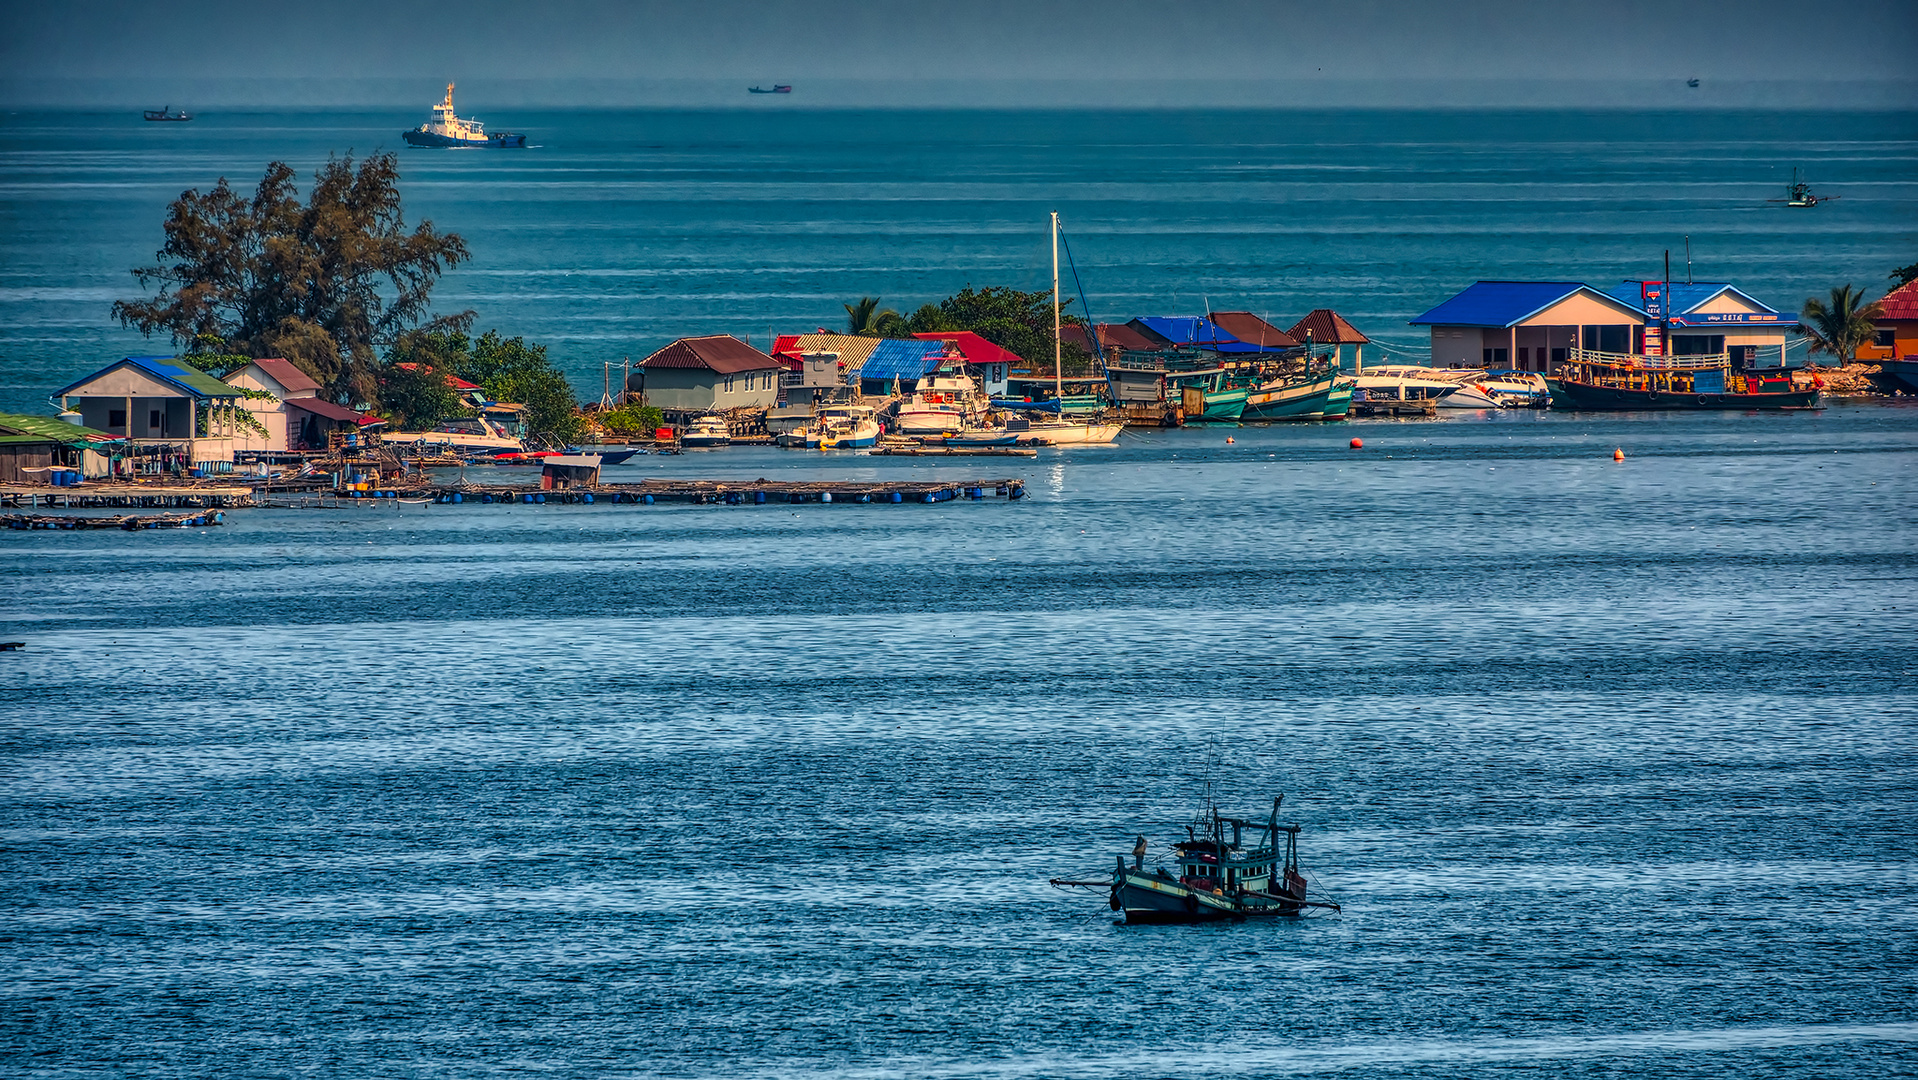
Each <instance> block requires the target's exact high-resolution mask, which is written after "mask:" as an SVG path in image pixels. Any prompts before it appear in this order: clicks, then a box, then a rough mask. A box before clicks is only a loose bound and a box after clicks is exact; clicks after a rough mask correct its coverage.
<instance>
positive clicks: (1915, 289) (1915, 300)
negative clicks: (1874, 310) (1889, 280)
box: [1879, 281, 1918, 319]
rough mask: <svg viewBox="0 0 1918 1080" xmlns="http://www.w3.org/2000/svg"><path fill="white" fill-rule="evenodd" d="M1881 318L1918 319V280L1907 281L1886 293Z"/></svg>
mask: <svg viewBox="0 0 1918 1080" xmlns="http://www.w3.org/2000/svg"><path fill="white" fill-rule="evenodd" d="M1880 303H1882V304H1884V306H1885V313H1884V314H1883V315H1880V316H1879V318H1881V319H1918V281H1907V282H1905V283H1904V284H1903V285H1900V286H1898V287H1897V288H1895V289H1893V290H1891V291H1890V292H1888V293H1886V294H1885V298H1884V299H1883V300H1882V301H1880Z"/></svg>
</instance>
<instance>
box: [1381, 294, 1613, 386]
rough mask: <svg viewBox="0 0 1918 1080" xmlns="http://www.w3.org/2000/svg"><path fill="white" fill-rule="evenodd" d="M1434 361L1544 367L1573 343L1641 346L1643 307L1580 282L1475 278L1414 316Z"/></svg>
mask: <svg viewBox="0 0 1918 1080" xmlns="http://www.w3.org/2000/svg"><path fill="white" fill-rule="evenodd" d="M1412 325H1413V326H1428V327H1430V328H1431V330H1432V366H1433V367H1438V368H1493V369H1510V368H1516V369H1518V370H1520V371H1549V370H1551V365H1552V364H1556V363H1564V362H1565V360H1566V359H1567V357H1568V356H1569V355H1570V353H1571V350H1573V349H1575V348H1580V347H1581V342H1584V343H1588V344H1585V345H1583V346H1582V347H1584V348H1589V349H1595V350H1597V351H1600V352H1608V353H1621V354H1623V353H1636V352H1642V351H1643V350H1644V329H1645V313H1644V312H1643V311H1641V310H1639V309H1638V308H1637V307H1634V306H1633V305H1631V304H1628V303H1626V302H1625V301H1623V300H1620V299H1618V298H1617V297H1615V296H1610V295H1607V294H1606V293H1603V292H1600V291H1599V290H1597V289H1594V288H1592V287H1591V286H1590V285H1587V284H1585V283H1584V282H1580V281H1478V282H1474V283H1472V285H1471V286H1470V287H1469V288H1467V289H1466V290H1464V291H1463V292H1461V293H1459V294H1458V295H1456V296H1454V297H1452V298H1451V299H1450V300H1447V301H1445V302H1444V303H1443V304H1440V305H1439V306H1437V307H1435V308H1433V309H1432V310H1430V311H1427V312H1426V313H1425V314H1423V315H1420V316H1419V317H1418V318H1416V319H1413V320H1412Z"/></svg>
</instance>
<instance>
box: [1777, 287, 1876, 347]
mask: <svg viewBox="0 0 1918 1080" xmlns="http://www.w3.org/2000/svg"><path fill="white" fill-rule="evenodd" d="M1884 310H1885V309H1884V305H1883V304H1881V303H1879V302H1878V301H1876V300H1874V301H1872V302H1871V303H1869V304H1867V303H1865V294H1864V292H1863V291H1861V290H1859V289H1855V288H1853V287H1852V286H1850V285H1840V286H1838V287H1837V288H1835V289H1833V290H1832V291H1831V303H1829V304H1827V303H1825V302H1824V301H1823V300H1820V299H1818V298H1817V297H1816V296H1814V297H1812V298H1811V299H1809V300H1806V301H1805V310H1804V311H1802V312H1800V313H1799V315H1798V325H1797V326H1795V327H1793V328H1792V332H1793V333H1797V334H1802V335H1803V336H1805V337H1808V338H1810V339H1811V349H1810V350H1809V351H1811V352H1814V353H1821V352H1822V353H1830V354H1832V355H1833V356H1835V357H1837V358H1838V366H1839V367H1843V366H1845V365H1846V364H1849V363H1851V362H1852V359H1853V358H1854V357H1855V356H1857V354H1858V347H1859V346H1860V345H1865V344H1868V343H1869V342H1870V341H1871V339H1872V336H1873V335H1875V334H1876V333H1877V332H1878V327H1877V326H1876V325H1875V324H1876V321H1877V319H1878V316H1879V315H1881V314H1883V312H1884Z"/></svg>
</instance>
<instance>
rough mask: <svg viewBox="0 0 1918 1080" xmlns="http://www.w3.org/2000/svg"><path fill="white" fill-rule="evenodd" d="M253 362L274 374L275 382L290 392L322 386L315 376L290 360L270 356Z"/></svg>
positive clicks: (295, 392)
mask: <svg viewBox="0 0 1918 1080" xmlns="http://www.w3.org/2000/svg"><path fill="white" fill-rule="evenodd" d="M253 362H254V363H255V364H258V365H260V370H261V371H264V372H266V373H267V374H268V375H271V376H273V381H274V382H276V383H279V384H280V385H281V386H284V387H286V389H287V392H288V393H290V394H297V393H299V392H300V391H302V390H318V389H319V388H320V384H319V383H318V382H317V381H315V380H314V378H313V376H311V375H308V374H307V373H306V372H304V371H301V370H300V369H299V368H298V367H295V366H294V364H293V362H292V361H290V360H282V359H280V358H279V357H277V356H269V357H265V358H264V359H260V360H255V361H253Z"/></svg>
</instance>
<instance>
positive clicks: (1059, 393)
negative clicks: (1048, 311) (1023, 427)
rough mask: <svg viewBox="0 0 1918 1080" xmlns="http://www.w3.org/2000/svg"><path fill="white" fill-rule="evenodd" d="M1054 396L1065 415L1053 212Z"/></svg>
mask: <svg viewBox="0 0 1918 1080" xmlns="http://www.w3.org/2000/svg"><path fill="white" fill-rule="evenodd" d="M1052 396H1053V397H1055V398H1057V399H1059V415H1060V416H1064V415H1065V407H1066V369H1065V346H1064V344H1063V343H1061V342H1060V340H1059V211H1057V210H1054V211H1053V212H1052Z"/></svg>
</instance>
